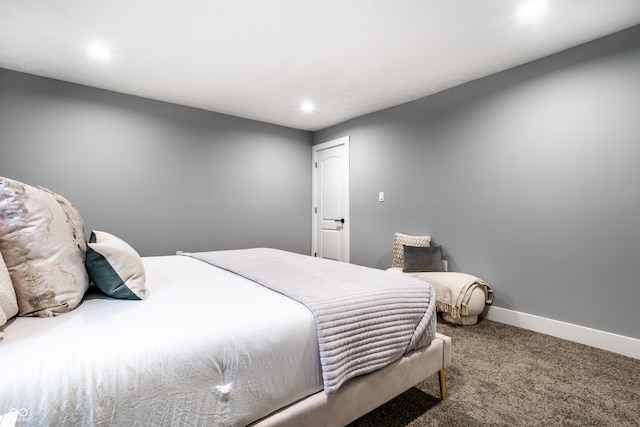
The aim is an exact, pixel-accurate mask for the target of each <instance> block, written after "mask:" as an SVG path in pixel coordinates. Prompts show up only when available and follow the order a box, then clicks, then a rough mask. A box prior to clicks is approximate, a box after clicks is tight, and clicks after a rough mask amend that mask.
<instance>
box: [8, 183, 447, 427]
mask: <svg viewBox="0 0 640 427" xmlns="http://www.w3.org/2000/svg"><path fill="white" fill-rule="evenodd" d="M0 195H1V194H0ZM0 207H1V206H0ZM31 212H33V209H32V210H31ZM5 217H6V215H5ZM50 222H51V221H49V223H50ZM65 222H66V223H67V224H68V223H70V222H73V221H70V220H69V216H68V215H67V219H66V220H65ZM0 225H3V224H0ZM3 226H4V227H5V231H6V226H7V224H6V223H5V224H4V225H3ZM0 231H2V230H0ZM51 233H52V232H51V230H49V231H48V232H47V234H46V236H45V237H42V238H41V239H34V238H33V236H31V237H30V239H29V241H30V242H33V241H35V242H37V245H35V247H37V250H38V251H39V252H38V253H40V252H42V251H43V250H44V249H43V248H45V247H48V243H46V242H45V241H44V239H46V238H47V237H48V236H49V235H50V234H51ZM54 234H55V233H54ZM96 235H97V236H98V239H97V240H96V239H95V237H96ZM74 236H75V237H74V238H75V239H76V242H75V247H74V248H72V251H78V250H81V251H83V253H84V252H85V251H86V262H87V265H86V269H87V270H88V271H89V276H91V278H92V279H93V277H94V276H93V275H92V274H94V273H95V272H94V273H92V271H93V270H92V268H91V266H93V265H94V263H93V261H91V257H90V254H94V252H96V251H98V250H100V249H99V248H101V247H100V244H102V243H104V242H106V241H108V242H111V243H113V242H115V243H116V244H115V245H113V244H112V245H111V246H112V247H118V248H125V249H126V251H127V252H128V254H129V255H132V258H126V257H125V258H122V259H124V260H125V261H126V262H122V263H121V264H118V263H117V262H116V261H117V260H116V259H114V258H111V256H110V255H109V254H107V252H104V251H103V252H100V256H103V255H104V257H103V258H100V259H101V260H105V259H106V260H107V261H109V262H110V263H111V264H109V265H110V266H111V267H113V268H112V270H113V271H114V272H117V273H119V276H118V277H119V278H122V283H121V284H122V285H123V286H122V287H120V288H117V289H116V288H114V289H110V290H108V291H109V292H110V296H109V295H107V294H106V293H105V292H106V291H105V290H104V289H103V287H102V286H101V285H100V286H96V284H95V283H94V284H93V285H91V286H88V285H87V288H86V289H84V288H83V289H81V290H82V292H81V295H82V297H81V299H79V301H78V302H77V303H75V305H73V306H71V305H69V303H68V302H66V303H65V304H66V305H67V306H66V308H67V309H68V310H67V311H68V312H64V313H63V312H61V310H62V308H60V306H59V305H54V306H52V307H53V308H51V307H49V308H47V309H46V310H45V311H44V313H45V314H46V315H47V316H48V317H45V318H43V317H37V316H36V317H29V316H27V317H23V316H18V317H15V316H14V317H12V318H9V320H8V321H7V322H6V324H4V325H3V326H2V325H0V334H2V335H3V336H2V341H0V423H2V425H3V427H4V425H69V426H115V425H131V426H156V425H166V426H169V425H172V426H173V425H175V426H203V425H207V426H209V425H216V426H218V425H219V426H246V425H252V426H262V427H264V426H299V425H305V426H314V425H316V426H331V425H335V426H343V425H346V424H348V423H349V422H351V421H353V420H355V419H357V418H358V417H360V416H361V415H364V414H365V413H367V412H369V411H370V410H372V409H374V408H375V407H377V406H379V405H381V404H382V403H384V402H386V401H388V400H390V399H391V398H393V397H395V396H397V395H398V394H400V393H402V392H404V391H405V390H407V389H409V388H410V387H412V386H413V385H415V384H417V383H419V382H421V381H422V380H424V379H426V378H429V377H431V376H434V375H435V374H437V373H439V374H440V376H439V378H440V384H441V391H442V394H443V398H444V397H445V390H444V369H446V368H447V367H448V366H449V365H450V363H451V341H450V339H449V338H448V337H446V336H443V335H440V334H437V333H436V332H435V322H436V320H435V312H436V310H435V300H434V298H433V296H432V290H431V288H430V286H429V285H428V284H424V282H421V281H417V280H415V279H412V278H411V279H407V280H409V281H408V282H406V283H405V284H403V283H400V282H397V279H396V277H397V276H395V275H393V274H390V273H387V272H383V271H380V270H376V269H369V268H366V267H359V266H352V265H350V264H345V263H338V262H336V261H328V260H319V259H316V258H313V257H309V256H305V255H299V254H292V253H289V252H285V251H278V250H274V249H268V248H253V249H246V250H238V251H216V252H205V253H196V254H181V255H171V256H159V257H139V256H138V255H137V253H135V251H133V249H132V248H131V247H129V246H128V245H126V243H124V242H122V241H120V240H119V239H117V238H115V237H114V236H112V235H109V234H107V233H102V232H94V233H92V235H91V239H90V242H89V243H88V246H86V247H84V248H82V247H81V246H82V245H81V243H82V242H80V243H78V242H79V241H80V240H81V241H83V240H84V239H83V238H80V239H79V240H78V238H77V235H76V234H74ZM103 240H104V241H103ZM8 241H9V240H7V233H5V234H4V235H3V234H2V233H0V249H2V254H3V255H4V256H5V260H7V262H6V266H7V267H8V269H9V270H12V269H13V270H15V268H16V263H15V262H12V260H11V257H12V254H11V249H12V247H10V246H8V244H7V242H8ZM59 252H61V251H60V250H59V249H58V250H56V254H57V253H59ZM20 253H21V254H24V253H25V250H24V248H22V250H21V252H20ZM94 255H95V254H94ZM66 258H68V254H66V255H65V259H66ZM316 264H318V265H320V267H318V268H316V267H315V265H316ZM234 265H235V266H234ZM132 266H135V268H133V269H132V270H131V271H129V269H131V268H132ZM312 266H313V267H312ZM322 266H324V267H322ZM50 267H51V266H49V267H48V268H50ZM296 268H298V271H297V272H296ZM63 270H64V269H63ZM67 270H69V269H68V268H67ZM238 270H239V271H238ZM343 270H344V271H343ZM47 271H49V270H47ZM110 271H111V270H110ZM302 271H304V272H305V274H304V275H302V274H301V272H302ZM314 271H315V273H314ZM12 272H14V271H12ZM65 273H68V271H66V270H65ZM55 274H56V273H55V271H53V270H50V271H49V276H48V278H49V279H51V278H52V277H55ZM78 274H81V272H79V273H78ZM85 274H86V273H85ZM15 277H17V276H14V275H12V276H11V278H12V279H13V278H15ZM318 277H324V279H326V280H325V281H327V282H328V287H329V290H330V292H329V293H328V294H327V295H326V296H320V297H319V296H318V295H317V294H315V293H311V294H310V295H312V300H309V297H308V296H304V295H302V296H301V295H300V291H299V289H306V288H309V289H312V288H316V287H317V283H318V282H317V280H319V279H318ZM354 278H357V279H356V280H354ZM0 279H1V278H0ZM46 279H47V278H45V284H46V282H47V280H46ZM389 280H392V283H393V284H394V285H398V286H399V287H398V289H401V287H402V286H405V285H407V286H410V287H413V286H414V285H417V284H418V283H419V284H420V285H419V286H421V287H422V288H420V290H419V292H418V291H416V294H419V295H418V299H420V300H423V301H426V303H425V305H424V307H423V308H424V309H423V308H420V307H418V305H416V306H415V307H414V306H413V305H412V304H413V303H411V304H407V303H405V302H403V301H402V302H401V303H395V302H393V301H395V300H394V298H395V296H393V297H389V296H388V295H387V297H383V298H377V299H375V300H374V299H372V298H373V297H371V295H370V294H371V292H365V293H364V294H366V295H365V296H364V299H363V300H362V301H363V302H360V300H359V301H358V302H356V303H352V302H349V303H347V302H345V303H344V306H343V305H341V304H340V301H341V300H340V298H342V297H340V298H337V297H336V295H342V294H341V293H340V292H341V289H347V288H350V287H351V286H352V285H353V289H358V284H357V282H358V281H360V282H361V283H360V286H364V287H367V286H370V287H371V289H382V288H377V287H376V286H377V284H376V283H377V282H380V283H387V282H389ZM287 281H289V282H291V283H292V284H294V285H295V286H293V290H291V288H287V286H285V287H284V288H278V286H280V284H281V283H284V284H286V282H287ZM412 281H415V282H412ZM274 282H277V283H275V284H274ZM296 283H300V284H307V285H309V286H306V288H305V286H297V285H296ZM345 284H348V286H345ZM124 285H126V286H124ZM425 285H426V286H425ZM411 289H417V288H411ZM56 292H58V293H62V291H61V289H57V291H56ZM127 292H128V293H127ZM305 292H306V291H305ZM380 292H381V291H380ZM49 293H51V292H49ZM373 293H375V292H373ZM398 293H399V294H403V293H404V292H401V291H398ZM16 294H18V300H20V297H21V295H20V292H19V290H18V289H17V288H16ZM288 294H291V295H288ZM287 295H288V296H287ZM425 295H427V297H426V298H425ZM305 298H307V299H306V300H305ZM336 298H337V299H336ZM50 299H54V298H53V297H51V298H50ZM32 300H33V298H32V299H31V300H29V301H32ZM303 300H304V301H303ZM336 301H337V302H338V304H337V306H339V308H340V310H341V313H340V315H339V317H338V318H336V317H335V313H334V312H333V311H332V310H333V309H332V308H331V307H332V305H336ZM344 301H351V300H344ZM398 301H400V300H398ZM412 301H413V300H412ZM0 302H1V301H0ZM19 302H20V303H21V304H20V309H21V310H24V309H25V306H26V305H25V304H26V303H24V302H21V301H19ZM32 304H33V302H32ZM38 304H40V302H38ZM378 304H382V305H385V304H387V305H389V304H391V305H394V304H395V305H396V306H398V305H399V306H401V309H402V310H401V311H399V312H397V313H396V314H393V316H395V317H393V316H391V317H388V316H390V315H391V314H389V315H387V314H386V313H387V311H388V312H389V313H391V312H392V311H393V310H386V309H385V310H378V308H377V307H378ZM420 304H422V303H420ZM356 306H362V307H364V309H365V311H361V308H362V307H361V308H359V309H357V310H356V309H355V308H353V307H356ZM310 307H311V308H310ZM344 307H349V308H348V309H345V308H344ZM407 307H413V308H411V310H413V311H412V313H414V314H416V313H417V314H418V318H419V321H418V322H416V324H415V326H414V327H412V330H411V331H409V335H410V339H409V340H407V334H406V333H405V332H402V333H401V334H400V333H399V332H398V327H397V326H398V325H406V322H405V318H407V317H411V316H414V314H410V313H409V314H407V311H406V310H408V309H407ZM0 308H1V307H0ZM352 308H353V309H352ZM43 310H44V309H43ZM56 310H57V311H56ZM311 310H313V312H312V311H311ZM366 310H369V311H366ZM421 310H422V311H424V313H422V314H421ZM0 311H1V310H0ZM342 311H353V312H354V313H355V315H356V317H355V319H356V320H355V323H354V321H352V319H353V318H352V317H345V319H349V320H348V322H346V323H345V322H343V320H342V319H343V317H342V316H343V315H344V314H343V313H342ZM42 313H43V311H41V312H40V315H41V314H42ZM54 314H55V315H54ZM358 316H360V317H358ZM385 316H387V317H385ZM414 317H415V316H414ZM377 318H379V319H383V321H382V322H381V321H379V320H376V319H377ZM385 319H386V320H385ZM385 322H386V323H385ZM352 323H354V324H353V325H351V324H352ZM380 325H382V326H380ZM385 325H386V326H385ZM389 325H392V326H393V327H392V328H391V332H392V333H391V334H387V335H385V334H384V333H382V332H378V329H379V328H388V327H389ZM402 327H405V326H402ZM345 328H346V329H345ZM376 328H378V329H376ZM394 328H395V329H394ZM327 331H331V332H330V333H328V332H327ZM336 331H337V332H338V333H337V334H335V333H334V332H336ZM351 331H356V332H355V333H356V335H358V336H360V335H362V334H365V333H366V334H365V335H362V337H363V339H362V340H361V341H359V344H358V343H356V344H355V345H354V344H353V341H350V339H349V338H348V336H349V334H352V332H351ZM394 340H396V341H398V340H399V341H402V342H404V344H402V345H401V346H400V347H402V348H401V349H400V350H398V348H397V347H398V346H395V345H393V346H390V345H389V343H390V342H392V341H394ZM345 345H346V347H345ZM349 346H351V347H349ZM344 349H347V350H344ZM362 351H364V353H362ZM358 352H360V353H358ZM5 423H6V424H5Z"/></svg>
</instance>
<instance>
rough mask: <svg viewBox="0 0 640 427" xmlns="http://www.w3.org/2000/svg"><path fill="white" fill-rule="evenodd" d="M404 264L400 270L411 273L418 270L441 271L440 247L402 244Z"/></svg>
mask: <svg viewBox="0 0 640 427" xmlns="http://www.w3.org/2000/svg"><path fill="white" fill-rule="evenodd" d="M402 249H403V252H404V265H403V267H402V271H404V272H407V273H413V272H418V271H443V270H442V248H441V247H440V246H430V247H429V246H427V247H417V246H407V245H403V246H402Z"/></svg>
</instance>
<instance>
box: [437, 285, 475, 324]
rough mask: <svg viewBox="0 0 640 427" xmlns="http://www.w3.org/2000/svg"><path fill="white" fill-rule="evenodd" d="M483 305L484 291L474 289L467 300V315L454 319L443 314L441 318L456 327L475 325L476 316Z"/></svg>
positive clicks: (447, 314)
mask: <svg viewBox="0 0 640 427" xmlns="http://www.w3.org/2000/svg"><path fill="white" fill-rule="evenodd" d="M484 303H485V295H484V291H483V290H482V289H480V288H475V289H474V290H473V292H471V298H469V304H467V309H468V310H469V314H468V315H466V316H461V317H458V318H455V319H454V318H453V317H451V315H450V314H449V313H445V312H443V313H442V318H443V319H444V320H445V321H447V322H449V323H454V324H456V325H465V326H467V325H475V324H476V323H478V315H479V314H480V313H482V311H483V310H484Z"/></svg>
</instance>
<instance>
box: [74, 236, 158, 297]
mask: <svg viewBox="0 0 640 427" xmlns="http://www.w3.org/2000/svg"><path fill="white" fill-rule="evenodd" d="M86 264H87V271H88V272H89V277H90V278H91V281H92V282H93V284H94V285H96V286H97V287H98V288H99V289H100V290H101V291H102V292H104V293H105V294H107V295H109V296H110V297H113V298H119V299H135V300H138V299H143V298H144V297H145V296H146V293H147V288H146V284H145V272H144V265H143V264H142V258H140V255H138V252H136V250H135V249H133V248H132V247H131V246H129V244H128V243H127V242H125V241H124V240H121V239H119V238H117V237H116V236H114V235H112V234H109V233H105V232H104V231H92V232H91V238H90V239H89V243H88V244H87V260H86Z"/></svg>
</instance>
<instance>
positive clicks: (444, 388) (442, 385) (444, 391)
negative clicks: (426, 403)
mask: <svg viewBox="0 0 640 427" xmlns="http://www.w3.org/2000/svg"><path fill="white" fill-rule="evenodd" d="M438 374H439V377H440V395H441V396H442V400H445V399H446V398H447V386H446V385H445V383H444V369H440V372H439V373H438Z"/></svg>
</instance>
